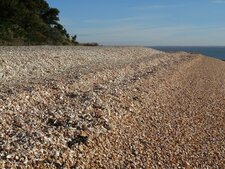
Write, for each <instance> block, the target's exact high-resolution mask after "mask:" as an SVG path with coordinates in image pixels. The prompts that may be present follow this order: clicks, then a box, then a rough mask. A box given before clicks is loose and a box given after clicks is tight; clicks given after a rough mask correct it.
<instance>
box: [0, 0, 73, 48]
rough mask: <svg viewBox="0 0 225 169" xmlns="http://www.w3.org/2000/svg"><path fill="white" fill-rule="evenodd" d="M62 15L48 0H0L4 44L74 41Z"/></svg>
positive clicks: (0, 29)
mask: <svg viewBox="0 0 225 169" xmlns="http://www.w3.org/2000/svg"><path fill="white" fill-rule="evenodd" d="M58 15H59V10H58V9H56V8H51V7H50V6H49V4H48V3H47V2H46V1H45V0H0V43H1V42H3V43H5V42H6V43H8V44H13V42H14V41H18V40H19V41H23V43H24V44H45V43H52V44H65V42H66V43H69V42H70V43H71V40H70V36H69V34H68V33H67V31H66V29H65V28H64V27H63V26H62V25H61V24H59V23H58V22H59V16H58Z"/></svg>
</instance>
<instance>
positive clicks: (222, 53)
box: [151, 46, 225, 60]
mask: <svg viewBox="0 0 225 169" xmlns="http://www.w3.org/2000/svg"><path fill="white" fill-rule="evenodd" d="M151 48H154V49H157V50H161V51H164V52H178V51H185V52H192V53H201V54H203V55H206V56H209V57H213V58H217V59H221V60H225V46H224V47H198V46H194V47H191V46H182V47H181V46H151Z"/></svg>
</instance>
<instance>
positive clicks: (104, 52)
mask: <svg viewBox="0 0 225 169" xmlns="http://www.w3.org/2000/svg"><path fill="white" fill-rule="evenodd" d="M0 51H1V54H0V66H1V67H0V71H1V72H2V78H1V79H0V83H1V86H4V87H2V88H1V95H0V113H1V117H0V118H1V120H0V121H1V124H0V127H1V131H2V138H1V142H2V156H1V160H0V166H1V167H2V166H3V163H4V165H5V166H8V167H12V166H13V165H14V166H20V167H22V168H23V167H29V168H34V167H38V168H43V167H45V168H57V167H64V168H66V167H68V168H69V167H80V168H100V167H105V168H116V167H117V168H132V167H133V168H141V167H142V168H151V167H159V168H176V167H184V168H194V167H200V168H206V167H212V168H213V167H221V168H223V167H224V166H225V163H224V159H225V153H224V152H223V151H221V150H224V148H225V144H224V142H223V138H224V137H225V135H224V132H223V131H224V130H225V124H224V120H225V119H224V117H225V116H224V115H225V104H224V99H225V98H224V96H225V86H224V84H225V74H224V72H225V63H224V62H221V61H219V60H217V59H213V58H209V57H203V56H201V55H196V54H189V53H186V52H179V53H165V52H161V51H157V50H154V49H149V48H143V47H49V46H47V47H19V48H14V47H3V48H1V47H0ZM202 154H205V155H204V156H203V155H202Z"/></svg>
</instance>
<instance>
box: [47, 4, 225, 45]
mask: <svg viewBox="0 0 225 169" xmlns="http://www.w3.org/2000/svg"><path fill="white" fill-rule="evenodd" d="M47 2H48V3H49V4H50V6H51V7H55V8H58V9H59V10H60V15H59V16H60V23H61V24H62V25H64V26H65V28H66V29H67V31H68V32H69V33H70V34H71V35H75V34H76V35H77V40H78V41H79V42H97V43H99V44H102V45H142V46H225V0H65V1H62V0H47Z"/></svg>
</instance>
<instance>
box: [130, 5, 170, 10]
mask: <svg viewBox="0 0 225 169" xmlns="http://www.w3.org/2000/svg"><path fill="white" fill-rule="evenodd" d="M167 7H168V6H166V5H146V6H138V7H134V8H132V9H134V10H140V11H141V10H149V9H162V8H167Z"/></svg>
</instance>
